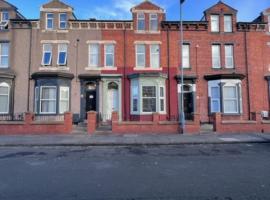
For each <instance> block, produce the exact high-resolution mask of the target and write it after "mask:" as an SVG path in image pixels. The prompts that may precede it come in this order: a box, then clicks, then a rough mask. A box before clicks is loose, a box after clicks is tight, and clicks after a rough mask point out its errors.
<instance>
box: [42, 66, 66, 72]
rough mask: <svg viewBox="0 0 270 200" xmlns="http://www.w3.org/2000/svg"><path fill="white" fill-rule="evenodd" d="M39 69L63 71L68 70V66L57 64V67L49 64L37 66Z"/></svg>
mask: <svg viewBox="0 0 270 200" xmlns="http://www.w3.org/2000/svg"><path fill="white" fill-rule="evenodd" d="M39 70H40V71H50V70H51V71H57V70H63V71H69V67H64V66H59V67H50V66H42V67H40V68H39Z"/></svg>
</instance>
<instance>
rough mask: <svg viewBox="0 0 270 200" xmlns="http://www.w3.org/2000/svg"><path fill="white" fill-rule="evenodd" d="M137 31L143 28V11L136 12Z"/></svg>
mask: <svg viewBox="0 0 270 200" xmlns="http://www.w3.org/2000/svg"><path fill="white" fill-rule="evenodd" d="M137 29H138V31H144V30H145V16H144V13H138V26H137Z"/></svg>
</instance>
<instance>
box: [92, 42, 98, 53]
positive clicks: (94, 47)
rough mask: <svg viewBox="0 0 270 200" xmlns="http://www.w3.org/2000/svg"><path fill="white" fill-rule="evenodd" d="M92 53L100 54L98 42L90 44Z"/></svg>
mask: <svg viewBox="0 0 270 200" xmlns="http://www.w3.org/2000/svg"><path fill="white" fill-rule="evenodd" d="M90 53H91V54H99V45H98V44H91V45H90Z"/></svg>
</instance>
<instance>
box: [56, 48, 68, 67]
mask: <svg viewBox="0 0 270 200" xmlns="http://www.w3.org/2000/svg"><path fill="white" fill-rule="evenodd" d="M61 45H62V46H65V50H61ZM60 53H65V54H66V55H65V62H64V63H60ZM67 56H68V45H67V44H58V55H57V65H58V66H66V65H67Z"/></svg>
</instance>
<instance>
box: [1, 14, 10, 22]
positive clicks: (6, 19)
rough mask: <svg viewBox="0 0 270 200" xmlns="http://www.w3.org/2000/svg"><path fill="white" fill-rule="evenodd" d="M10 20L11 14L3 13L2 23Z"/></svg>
mask: <svg viewBox="0 0 270 200" xmlns="http://www.w3.org/2000/svg"><path fill="white" fill-rule="evenodd" d="M8 20H9V13H8V12H3V13H2V21H8Z"/></svg>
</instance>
